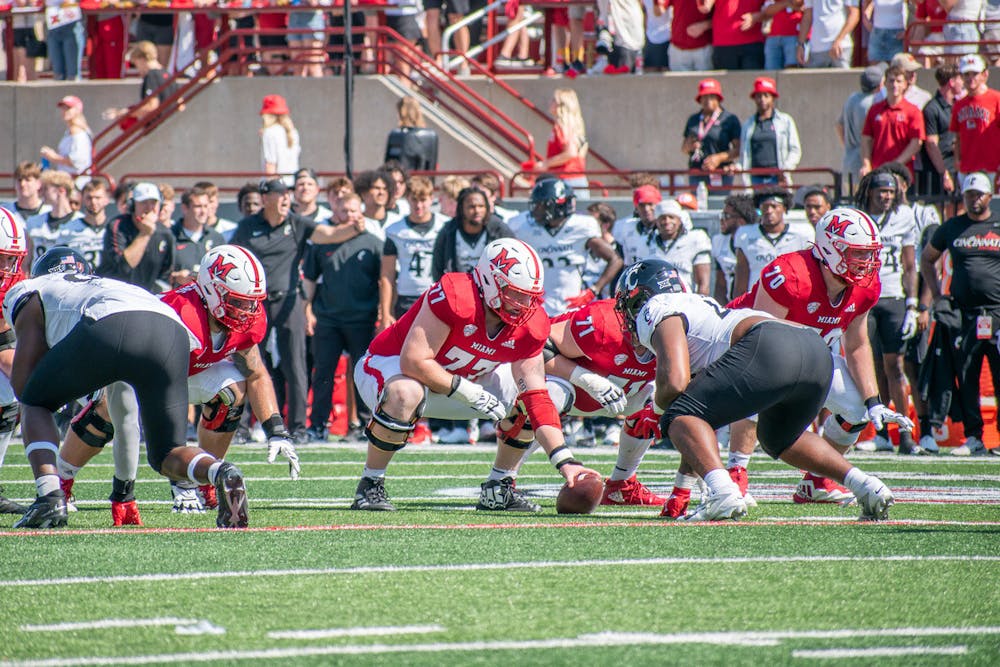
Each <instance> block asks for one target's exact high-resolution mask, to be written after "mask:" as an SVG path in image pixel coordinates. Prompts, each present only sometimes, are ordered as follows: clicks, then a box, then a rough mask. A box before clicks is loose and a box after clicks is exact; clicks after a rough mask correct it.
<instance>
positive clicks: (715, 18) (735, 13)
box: [698, 0, 764, 69]
mask: <svg viewBox="0 0 1000 667" xmlns="http://www.w3.org/2000/svg"><path fill="white" fill-rule="evenodd" d="M763 5H764V0H698V8H699V9H701V11H702V12H706V13H707V12H709V11H712V49H713V50H712V65H713V66H714V68H715V69H764V33H763V31H762V30H761V26H762V23H763V19H764V14H763V12H762V11H761V8H762V7H763ZM713 9H714V11H713Z"/></svg>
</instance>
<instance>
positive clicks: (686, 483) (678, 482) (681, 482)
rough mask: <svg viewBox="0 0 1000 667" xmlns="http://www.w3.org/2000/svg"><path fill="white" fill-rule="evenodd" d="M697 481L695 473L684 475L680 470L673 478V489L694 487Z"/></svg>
mask: <svg viewBox="0 0 1000 667" xmlns="http://www.w3.org/2000/svg"><path fill="white" fill-rule="evenodd" d="M697 483H698V476H697V475H685V474H684V473H682V472H679V473H677V477H675V478H674V489H688V490H691V489H693V488H694V485H695V484H697Z"/></svg>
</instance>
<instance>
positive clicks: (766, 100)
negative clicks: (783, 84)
mask: <svg viewBox="0 0 1000 667" xmlns="http://www.w3.org/2000/svg"><path fill="white" fill-rule="evenodd" d="M778 97H779V96H778V86H777V84H776V83H775V82H774V79H772V78H770V77H767V76H760V77H757V79H756V80H755V81H754V82H753V90H752V91H751V92H750V98H751V99H752V100H753V103H754V104H755V105H756V106H757V113H755V114H754V115H752V116H750V117H749V118H747V119H746V121H744V123H743V129H742V131H741V132H740V159H739V166H740V168H741V169H784V170H788V171H791V170H793V169H795V168H796V167H798V166H799V160H801V159H802V147H801V146H800V145H799V130H798V128H797V127H795V119H794V118H792V117H791V116H790V115H788V114H787V113H785V112H783V111H779V110H778V109H777V107H776V106H775V102H776V101H777V99H778ZM750 182H751V183H752V184H754V185H764V184H772V185H773V184H780V185H784V186H786V187H787V186H789V185H791V183H792V175H791V174H790V173H787V172H786V173H783V174H773V175H772V174H753V175H751V176H750Z"/></svg>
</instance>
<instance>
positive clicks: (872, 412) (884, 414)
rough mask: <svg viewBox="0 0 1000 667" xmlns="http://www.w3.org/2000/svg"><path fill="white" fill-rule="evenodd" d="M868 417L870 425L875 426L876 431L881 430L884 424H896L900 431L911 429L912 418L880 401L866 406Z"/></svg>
mask: <svg viewBox="0 0 1000 667" xmlns="http://www.w3.org/2000/svg"><path fill="white" fill-rule="evenodd" d="M868 419H870V420H871V423H872V426H874V427H875V430H876V431H881V430H882V429H883V428H885V425H886V424H898V425H899V429H900V430H901V431H912V430H913V421H912V420H910V419H909V418H908V417H906V416H905V415H901V414H900V413H898V412H895V411H893V410H890V409H889V408H887V407H885V406H884V405H882V404H881V403H876V404H875V405H873V406H871V407H870V408H868Z"/></svg>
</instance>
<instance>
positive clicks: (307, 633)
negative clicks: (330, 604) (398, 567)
mask: <svg viewBox="0 0 1000 667" xmlns="http://www.w3.org/2000/svg"><path fill="white" fill-rule="evenodd" d="M444 631H445V628H444V626H441V625H400V626H395V627H393V626H387V627H368V628H329V629H326V630H276V631H272V632H268V633H267V636H268V637H270V638H271V639H329V638H331V637H378V636H381V635H413V634H430V633H432V632H444Z"/></svg>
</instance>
